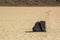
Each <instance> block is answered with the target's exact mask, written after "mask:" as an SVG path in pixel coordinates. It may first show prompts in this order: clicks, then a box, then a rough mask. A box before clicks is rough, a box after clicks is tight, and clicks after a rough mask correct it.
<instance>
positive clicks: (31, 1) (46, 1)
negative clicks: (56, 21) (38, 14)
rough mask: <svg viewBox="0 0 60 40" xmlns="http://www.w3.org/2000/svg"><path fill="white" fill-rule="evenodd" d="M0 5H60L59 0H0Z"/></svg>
mask: <svg viewBox="0 0 60 40" xmlns="http://www.w3.org/2000/svg"><path fill="white" fill-rule="evenodd" d="M0 6H60V2H59V0H58V1H56V0H0Z"/></svg>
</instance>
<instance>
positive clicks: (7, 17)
mask: <svg viewBox="0 0 60 40" xmlns="http://www.w3.org/2000/svg"><path fill="white" fill-rule="evenodd" d="M41 20H42V21H46V31H47V32H31V31H32V28H33V26H34V24H35V22H37V21H41ZM0 40H60V7H0Z"/></svg>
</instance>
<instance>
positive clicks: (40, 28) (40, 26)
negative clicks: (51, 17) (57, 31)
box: [33, 21, 46, 32]
mask: <svg viewBox="0 0 60 40" xmlns="http://www.w3.org/2000/svg"><path fill="white" fill-rule="evenodd" d="M33 32H46V28H45V21H40V22H36V23H35V25H34V27H33Z"/></svg>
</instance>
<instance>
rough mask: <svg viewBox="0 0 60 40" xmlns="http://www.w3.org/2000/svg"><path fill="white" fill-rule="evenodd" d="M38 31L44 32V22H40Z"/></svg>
mask: <svg viewBox="0 0 60 40" xmlns="http://www.w3.org/2000/svg"><path fill="white" fill-rule="evenodd" d="M40 29H41V31H42V32H45V31H46V27H45V21H40Z"/></svg>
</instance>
